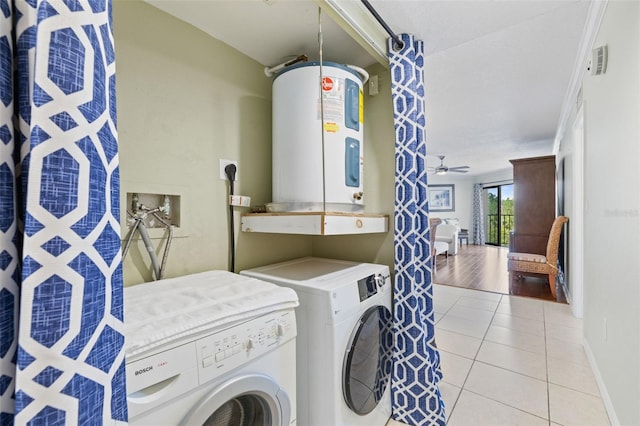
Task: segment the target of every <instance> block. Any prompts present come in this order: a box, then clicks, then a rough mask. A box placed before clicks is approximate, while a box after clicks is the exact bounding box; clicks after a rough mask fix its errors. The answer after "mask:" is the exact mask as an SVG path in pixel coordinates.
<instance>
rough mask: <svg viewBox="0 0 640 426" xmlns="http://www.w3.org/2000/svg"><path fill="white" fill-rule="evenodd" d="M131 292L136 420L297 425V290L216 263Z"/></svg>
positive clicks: (130, 365) (130, 372) (128, 313)
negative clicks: (211, 268) (214, 267)
mask: <svg viewBox="0 0 640 426" xmlns="http://www.w3.org/2000/svg"><path fill="white" fill-rule="evenodd" d="M280 289H283V290H287V291H289V292H290V293H288V294H287V293H281V292H280V291H279V290H280ZM124 296H125V327H126V336H127V342H126V343H125V347H126V352H127V355H126V356H127V358H126V360H127V362H126V375H127V401H128V408H129V423H130V424H132V425H150V426H151V425H153V426H158V425H203V424H207V425H209V424H225V425H226V424H250V425H261V426H272V425H273V426H291V425H294V426H295V425H296V399H295V394H296V383H295V381H296V378H295V337H296V319H295V311H294V307H295V306H297V296H296V295H295V293H294V292H293V291H291V290H290V289H284V288H281V287H278V286H276V285H273V284H271V283H267V282H264V281H259V280H256V279H252V278H249V277H241V276H239V275H236V274H232V273H230V272H226V271H209V272H205V273H200V274H194V275H189V276H185V277H179V278H174V279H167V280H161V281H156V282H153V283H147V284H141V285H138V286H132V287H127V288H125V295H124Z"/></svg>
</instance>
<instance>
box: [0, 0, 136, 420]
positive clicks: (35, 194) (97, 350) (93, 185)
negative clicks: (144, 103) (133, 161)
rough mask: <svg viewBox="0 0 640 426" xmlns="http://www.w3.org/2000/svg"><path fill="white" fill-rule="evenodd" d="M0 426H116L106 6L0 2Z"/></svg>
mask: <svg viewBox="0 0 640 426" xmlns="http://www.w3.org/2000/svg"><path fill="white" fill-rule="evenodd" d="M0 67H1V68H0V141H1V142H0V243H1V247H0V328H1V330H2V335H1V341H0V356H1V364H0V368H1V372H0V396H1V399H0V403H1V405H0V424H3V425H5V424H11V423H15V424H36V425H39V424H47V425H54V424H96V425H99V424H116V423H120V422H126V421H127V405H126V390H125V372H124V333H123V330H124V327H123V317H122V315H123V306H122V266H121V253H120V225H119V210H120V208H119V197H120V189H119V172H118V146H117V136H116V135H117V133H116V104H115V57H114V50H113V34H112V22H111V2H110V0H77V1H68V0H64V1H63V0H50V1H42V0H0Z"/></svg>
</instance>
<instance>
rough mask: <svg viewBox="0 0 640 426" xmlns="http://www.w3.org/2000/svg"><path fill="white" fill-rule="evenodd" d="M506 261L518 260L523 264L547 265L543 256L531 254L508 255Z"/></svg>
mask: <svg viewBox="0 0 640 426" xmlns="http://www.w3.org/2000/svg"><path fill="white" fill-rule="evenodd" d="M507 259H511V260H520V261H524V262H535V263H547V258H546V257H545V256H543V255H541V254H533V253H515V252H514V253H508V254H507Z"/></svg>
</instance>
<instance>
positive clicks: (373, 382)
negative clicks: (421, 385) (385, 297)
mask: <svg viewBox="0 0 640 426" xmlns="http://www.w3.org/2000/svg"><path fill="white" fill-rule="evenodd" d="M392 344H393V333H392V321H391V312H390V311H389V309H387V308H386V307H384V306H373V307H371V308H369V309H368V310H367V311H366V312H365V313H364V314H363V315H362V316H361V317H360V320H359V321H358V323H357V325H356V328H355V329H354V330H353V332H352V333H351V338H350V340H349V346H348V347H347V352H346V354H345V358H344V363H343V370H342V390H343V393H344V399H345V402H346V403H347V406H348V407H349V408H350V409H351V410H353V411H354V412H355V413H356V414H359V415H365V414H369V413H370V412H371V411H373V409H374V408H376V405H378V402H379V401H380V400H381V399H382V395H384V392H385V390H386V389H387V386H388V385H389V379H390V376H391V362H392V359H391V358H392V353H391V351H392Z"/></svg>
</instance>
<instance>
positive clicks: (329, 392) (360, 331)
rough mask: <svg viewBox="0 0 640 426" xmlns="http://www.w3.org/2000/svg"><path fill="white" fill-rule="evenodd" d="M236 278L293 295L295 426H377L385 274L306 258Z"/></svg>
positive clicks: (383, 403)
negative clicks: (253, 280)
mask: <svg viewBox="0 0 640 426" xmlns="http://www.w3.org/2000/svg"><path fill="white" fill-rule="evenodd" d="M240 274H242V275H247V276H252V277H256V278H259V279H261V280H264V281H269V282H272V283H275V284H278V285H281V286H285V287H289V288H292V289H294V290H295V291H296V293H298V298H299V300H300V306H299V307H298V308H297V310H296V318H297V321H298V336H297V339H296V341H297V378H298V381H297V404H298V416H297V418H298V424H299V425H301V426H306V425H313V426H328V425H331V426H339V425H348V426H384V425H385V424H386V423H387V421H388V419H389V417H390V416H391V396H390V395H391V394H390V389H389V388H390V375H391V366H392V344H393V334H392V316H391V300H392V297H391V294H392V288H391V279H390V274H389V268H388V267H387V266H385V265H376V264H370V263H354V262H346V261H341V260H333V259H323V258H315V257H308V258H302V259H295V260H292V261H288V262H283V263H279V264H275V265H269V266H263V267H259V268H255V269H250V270H246V271H242V272H241V273H240Z"/></svg>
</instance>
